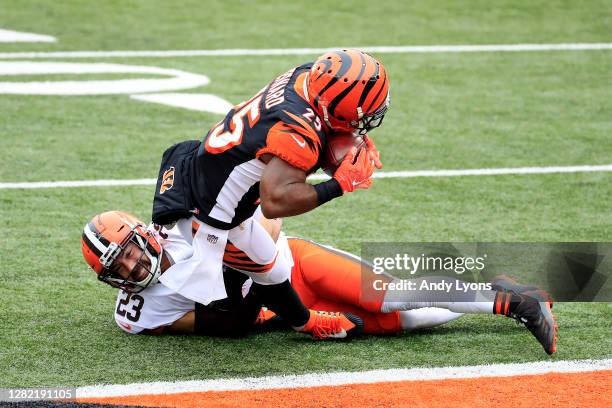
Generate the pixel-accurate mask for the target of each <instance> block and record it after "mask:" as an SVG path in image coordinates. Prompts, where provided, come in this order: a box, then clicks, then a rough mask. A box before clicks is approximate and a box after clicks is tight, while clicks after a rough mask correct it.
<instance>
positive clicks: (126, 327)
mask: <svg viewBox="0 0 612 408" xmlns="http://www.w3.org/2000/svg"><path fill="white" fill-rule="evenodd" d="M119 324H120V325H121V326H123V327H124V328H125V329H127V330H132V326H131V325H129V324H127V323H123V322H119Z"/></svg>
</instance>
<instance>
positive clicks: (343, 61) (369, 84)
mask: <svg viewBox="0 0 612 408" xmlns="http://www.w3.org/2000/svg"><path fill="white" fill-rule="evenodd" d="M308 75H309V76H308V81H307V82H308V84H307V88H308V97H309V102H310V103H311V104H312V105H313V107H314V108H315V109H316V110H317V113H318V114H319V115H320V116H321V117H322V118H323V119H324V120H325V122H326V123H327V124H328V126H330V127H331V128H332V129H333V130H335V131H352V130H355V129H356V128H357V127H358V124H359V120H360V119H361V118H362V117H367V116H369V115H371V114H373V113H374V112H375V111H376V110H377V109H379V108H380V107H382V106H383V105H384V103H385V100H386V98H387V95H388V93H389V81H388V78H387V74H386V71H385V69H384V67H383V65H382V64H381V63H380V62H378V61H377V60H376V59H375V58H373V57H372V56H370V55H368V54H366V53H365V52H363V51H360V50H338V51H332V52H328V53H326V54H324V55H322V56H321V57H319V58H318V59H317V61H315V62H314V64H313V66H312V68H311V70H310V72H309V74H308Z"/></svg>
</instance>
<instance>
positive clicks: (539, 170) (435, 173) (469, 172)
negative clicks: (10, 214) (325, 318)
mask: <svg viewBox="0 0 612 408" xmlns="http://www.w3.org/2000/svg"><path fill="white" fill-rule="evenodd" d="M610 171H612V164H606V165H601V166H556V167H504V168H497V169H464V170H418V171H379V172H376V173H374V178H415V177H459V176H497V175H504V174H555V173H590V172H610ZM328 178H329V177H328V176H327V175H325V174H313V175H312V176H310V177H309V178H308V179H309V180H327V179H328ZM156 183H157V179H151V178H148V179H134V180H77V181H33V182H24V183H0V190H7V189H37V188H68V187H117V186H149V185H155V184H156Z"/></svg>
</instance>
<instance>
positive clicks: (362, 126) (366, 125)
mask: <svg viewBox="0 0 612 408" xmlns="http://www.w3.org/2000/svg"><path fill="white" fill-rule="evenodd" d="M389 103H390V95H387V98H386V99H385V102H384V103H383V105H382V106H381V107H380V108H378V109H376V110H375V111H374V112H372V113H371V114H369V115H365V116H364V115H363V113H362V111H361V107H358V108H357V111H358V112H359V120H358V121H352V122H351V126H354V127H355V131H356V133H357V134H359V135H361V136H363V135H365V134H366V133H368V132H370V131H371V130H373V129H376V128H377V127H379V126H380V125H382V122H383V119H384V118H385V114H386V113H387V110H388V109H389Z"/></svg>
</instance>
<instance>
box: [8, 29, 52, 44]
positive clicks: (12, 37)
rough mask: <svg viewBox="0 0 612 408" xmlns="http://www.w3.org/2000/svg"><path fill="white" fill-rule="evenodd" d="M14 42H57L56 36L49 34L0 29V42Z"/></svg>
mask: <svg viewBox="0 0 612 408" xmlns="http://www.w3.org/2000/svg"><path fill="white" fill-rule="evenodd" d="M16 42H46V43H54V42H57V38H55V37H52V36H50V35H43V34H34V33H24V32H23V31H13V30H5V29H0V43H16Z"/></svg>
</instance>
